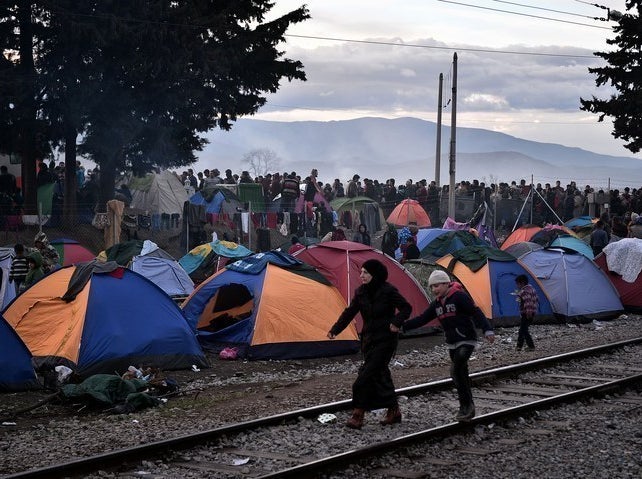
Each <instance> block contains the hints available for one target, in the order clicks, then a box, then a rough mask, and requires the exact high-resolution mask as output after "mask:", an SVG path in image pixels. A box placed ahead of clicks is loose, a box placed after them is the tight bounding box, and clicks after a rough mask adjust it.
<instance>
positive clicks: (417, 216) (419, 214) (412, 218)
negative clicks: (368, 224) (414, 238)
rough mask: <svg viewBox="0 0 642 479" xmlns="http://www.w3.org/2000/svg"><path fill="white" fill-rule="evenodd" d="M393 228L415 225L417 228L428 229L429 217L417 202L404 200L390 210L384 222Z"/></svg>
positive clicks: (429, 224)
mask: <svg viewBox="0 0 642 479" xmlns="http://www.w3.org/2000/svg"><path fill="white" fill-rule="evenodd" d="M386 221H387V222H388V223H392V224H393V225H395V226H398V227H401V226H408V225H417V227H419V228H430V226H431V223H430V217H429V216H428V213H426V210H424V208H423V206H421V204H420V203H419V202H418V201H417V200H411V199H405V200H403V201H402V202H401V203H399V204H398V205H397V206H395V209H394V210H392V213H390V216H388V219H387V220H386Z"/></svg>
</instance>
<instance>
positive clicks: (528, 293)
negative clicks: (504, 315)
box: [515, 274, 539, 351]
mask: <svg viewBox="0 0 642 479" xmlns="http://www.w3.org/2000/svg"><path fill="white" fill-rule="evenodd" d="M515 284H517V292H516V293H515V295H516V296H517V297H516V299H517V304H518V305H519V316H520V320H519V333H518V334H517V350H518V351H521V350H522V347H523V346H524V341H526V347H527V348H528V350H529V351H533V350H534V349H535V343H533V338H532V337H531V333H530V332H529V331H528V326H530V324H531V323H532V322H533V318H534V317H535V315H536V314H537V308H538V307H539V299H538V298H537V293H536V292H535V288H533V287H532V286H531V285H530V284H528V278H527V277H526V275H525V274H520V275H519V276H517V278H515Z"/></svg>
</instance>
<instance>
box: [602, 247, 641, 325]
mask: <svg viewBox="0 0 642 479" xmlns="http://www.w3.org/2000/svg"><path fill="white" fill-rule="evenodd" d="M595 264H596V265H597V266H598V267H599V268H600V269H601V270H602V271H604V272H605V273H606V275H607V277H608V278H609V280H610V281H611V283H613V286H615V289H616V290H617V291H618V293H619V295H620V300H621V301H622V304H623V306H624V309H625V310H627V311H631V312H635V313H640V312H642V274H640V271H641V270H642V239H639V238H622V239H621V240H619V241H615V242H613V243H609V244H608V245H606V246H605V247H604V250H603V251H602V253H601V254H599V255H597V257H596V258H595Z"/></svg>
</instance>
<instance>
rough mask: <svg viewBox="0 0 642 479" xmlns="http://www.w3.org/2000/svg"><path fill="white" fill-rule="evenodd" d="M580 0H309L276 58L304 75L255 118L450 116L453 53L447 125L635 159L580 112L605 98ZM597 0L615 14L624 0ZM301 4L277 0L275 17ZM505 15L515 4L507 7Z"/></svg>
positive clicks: (588, 13)
mask: <svg viewBox="0 0 642 479" xmlns="http://www.w3.org/2000/svg"><path fill="white" fill-rule="evenodd" d="M593 3H594V2H588V1H580V0H555V1H537V2H535V1H533V0H523V1H520V0H516V1H514V2H508V1H499V0H475V1H471V0H462V1H459V2H454V1H440V0H401V1H394V0H347V1H346V0H308V1H307V2H305V4H306V5H307V6H308V9H309V11H310V14H311V16H312V18H311V19H310V20H308V21H306V22H303V23H302V24H299V25H296V26H294V27H292V28H291V29H290V30H289V31H288V36H287V44H286V45H284V49H285V50H286V52H287V55H286V56H287V57H288V58H292V59H298V60H301V61H302V62H303V63H304V65H305V71H306V74H307V77H308V81H307V82H294V83H287V82H284V84H283V85H282V87H281V89H280V90H279V92H278V93H276V94H274V95H272V96H270V97H269V103H268V105H266V106H265V107H264V108H263V109H262V110H261V112H260V113H259V114H258V115H256V118H259V119H269V120H278V121H293V120H341V119H348V118H356V117H362V116H376V117H385V118H396V117H402V116H412V117H417V118H421V119H424V120H430V121H436V120H437V103H438V82H439V74H440V73H443V75H444V89H443V91H444V92H443V98H444V99H443V103H444V105H445V107H444V109H443V117H442V121H443V122H444V124H450V121H451V111H452V109H451V106H450V105H452V103H450V105H449V104H448V102H449V99H451V97H452V80H453V70H452V65H453V54H454V53H455V52H456V53H457V56H458V64H457V72H458V73H457V124H458V126H462V127H464V126H465V127H473V128H484V129H489V130H495V131H500V132H503V133H507V134H510V135H514V136H518V137H521V138H525V139H529V140H535V141H542V142H551V143H559V144H562V145H566V146H576V147H581V148H585V149H588V150H591V151H594V152H596V153H604V154H612V155H620V156H629V157H632V156H635V157H638V158H641V159H642V155H640V154H638V155H633V154H631V153H630V152H629V151H628V150H626V149H625V148H623V147H622V144H623V142H622V141H620V140H616V139H614V138H613V137H612V136H611V134H610V132H611V129H612V125H611V122H610V121H605V122H603V123H598V122H597V115H592V114H588V113H586V112H582V111H580V110H579V99H580V97H583V98H590V97H591V95H593V94H595V95H596V96H598V97H603V98H605V97H607V96H608V95H609V94H610V91H609V90H608V89H604V88H602V89H599V90H598V89H596V87H595V78H594V76H593V75H591V74H590V73H589V72H588V70H587V69H588V67H590V66H598V65H600V64H601V63H600V62H601V59H599V58H595V57H594V56H593V55H592V53H593V52H595V51H604V50H607V49H608V48H609V46H608V45H607V44H606V39H607V38H612V37H613V33H612V31H611V29H610V26H611V25H612V24H613V23H612V22H608V21H605V20H595V19H594V18H595V17H598V18H604V17H606V16H607V10H606V9H601V8H598V7H596V6H594V4H593ZM598 3H599V4H600V5H603V6H605V7H608V8H610V9H612V10H619V11H624V3H625V2H624V0H604V1H602V2H601V3H600V2H598ZM303 4H304V2H301V1H297V0H276V6H275V9H274V10H273V12H272V13H273V14H274V15H282V14H284V13H285V12H288V11H290V10H293V9H295V8H297V7H299V6H301V5H303ZM508 12H516V13H508Z"/></svg>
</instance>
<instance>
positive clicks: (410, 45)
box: [57, 0, 604, 58]
mask: <svg viewBox="0 0 642 479" xmlns="http://www.w3.org/2000/svg"><path fill="white" fill-rule="evenodd" d="M439 1H446V0H439ZM448 3H456V2H448ZM461 5H465V4H461ZM473 6H476V5H473ZM57 11H58V12H59V13H62V14H65V15H69V16H76V17H87V18H96V19H101V20H108V19H118V20H121V21H123V22H130V23H137V24H143V25H144V24H147V25H158V26H165V27H169V26H171V27H186V28H201V29H207V28H209V27H208V26H207V25H197V24H188V23H175V22H158V21H151V20H143V19H136V18H125V17H118V16H115V15H107V14H105V15H99V14H84V13H74V12H70V11H62V10H60V9H58V10H57ZM509 13H510V12H509ZM602 28H604V27H602ZM283 36H284V37H288V38H302V39H308V40H325V41H333V42H344V43H359V44H365V45H384V46H395V47H406V48H425V49H431V50H448V51H463V52H476V53H497V54H503V55H526V56H539V57H556V58H595V57H594V55H570V54H561V53H545V52H544V53H541V52H524V51H519V50H498V49H495V50H494V49H489V48H463V47H447V46H437V45H422V44H414V43H397V42H385V41H377V40H355V39H351V38H336V37H321V36H314V35H295V34H289V33H286V34H284V35H283Z"/></svg>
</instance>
